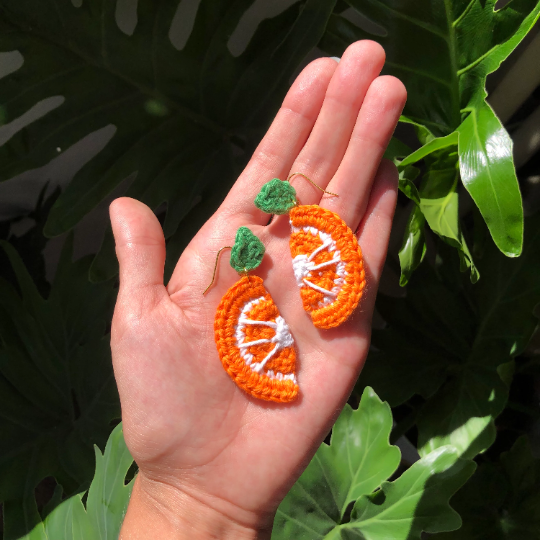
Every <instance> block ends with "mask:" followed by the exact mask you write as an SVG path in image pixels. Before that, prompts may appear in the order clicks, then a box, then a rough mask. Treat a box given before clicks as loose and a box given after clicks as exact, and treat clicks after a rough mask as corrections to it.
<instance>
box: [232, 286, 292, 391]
mask: <svg viewBox="0 0 540 540" xmlns="http://www.w3.org/2000/svg"><path fill="white" fill-rule="evenodd" d="M263 300H265V297H264V296H261V297H259V298H255V299H254V300H250V301H248V302H246V303H245V304H244V305H243V306H242V309H241V311H240V316H239V317H238V324H237V325H236V327H235V337H236V344H237V346H238V349H239V350H240V356H241V357H242V358H243V359H244V361H245V363H246V365H248V366H249V367H250V368H251V370H252V371H254V372H256V373H262V372H263V370H264V366H265V365H266V364H267V363H268V362H269V361H270V359H271V358H273V357H274V356H275V355H276V354H277V353H278V352H279V351H280V350H281V349H285V348H286V347H292V346H293V344H294V340H293V338H292V335H291V332H290V330H289V327H288V326H287V323H286V322H285V319H284V318H283V317H281V316H277V317H276V320H275V321H254V320H253V319H249V318H248V314H249V313H250V312H251V310H252V309H253V308H254V307H255V306H256V305H257V304H258V303H259V302H261V301H263ZM248 325H261V326H268V327H269V328H273V329H274V330H275V334H274V335H273V336H272V337H271V338H263V339H257V340H255V341H245V338H246V326H248ZM265 343H275V346H274V348H273V349H272V350H271V351H270V352H269V353H268V354H267V355H266V356H265V358H264V359H263V360H261V361H260V362H255V363H252V362H253V355H252V354H251V353H249V352H248V351H247V349H248V348H249V347H252V346H253V345H263V344H265ZM264 374H265V375H266V376H267V377H269V378H270V379H277V380H279V381H287V380H289V381H292V382H293V383H294V384H296V377H295V374H294V373H288V374H283V373H280V372H277V373H274V371H273V370H270V371H267V372H266V373H264Z"/></svg>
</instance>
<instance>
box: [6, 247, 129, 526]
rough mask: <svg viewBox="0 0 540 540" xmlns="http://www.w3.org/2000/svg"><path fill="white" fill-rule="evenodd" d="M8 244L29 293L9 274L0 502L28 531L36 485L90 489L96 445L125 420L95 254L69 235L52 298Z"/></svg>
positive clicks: (108, 301)
mask: <svg viewBox="0 0 540 540" xmlns="http://www.w3.org/2000/svg"><path fill="white" fill-rule="evenodd" d="M2 247H3V249H4V250H5V252H6V254H7V256H8V257H9V260H10V262H11V266H12V267H13V270H14V273H15V274H16V276H17V279H18V289H19V290H18V291H17V290H15V288H14V287H13V286H12V285H10V284H9V283H7V282H6V281H4V280H3V279H1V278H0V395H1V396H2V408H1V410H0V432H1V433H2V437H1V438H0V501H4V508H6V509H9V512H8V513H10V514H11V516H12V518H11V519H12V520H11V525H10V526H9V527H11V529H12V530H13V528H14V529H15V531H18V532H26V531H27V530H28V529H29V527H31V526H32V525H34V523H33V522H32V519H33V518H32V515H33V512H32V509H33V508H34V507H35V502H34V488H35V487H36V485H37V484H38V483H39V482H40V481H41V480H42V479H44V478H46V477H54V478H55V479H56V480H57V482H58V483H59V484H61V485H62V486H63V488H64V492H65V493H67V494H70V493H73V492H74V491H75V490H77V489H80V487H81V486H84V485H87V484H88V482H89V481H90V480H91V478H92V473H93V470H94V452H93V445H94V444H99V445H103V444H105V442H106V440H107V437H108V435H109V433H110V431H111V427H110V421H111V420H112V419H114V418H118V417H119V416H120V407H119V401H118V394H117V390H116V385H115V381H114V377H113V372H112V365H111V357H110V347H109V337H108V336H107V334H106V324H105V320H106V319H108V318H110V314H111V307H112V301H113V300H114V291H113V289H112V286H111V285H93V284H91V283H90V282H89V281H88V269H89V265H90V261H91V257H86V258H83V259H80V260H78V261H76V262H72V261H71V258H72V240H71V239H68V241H67V242H66V245H65V247H64V250H63V252H62V255H61V259H60V262H59V265H58V269H57V273H56V276H55V281H54V283H53V285H52V287H51V292H50V294H49V296H48V298H47V299H44V298H43V297H42V296H41V295H40V294H39V293H38V291H37V289H36V287H35V285H34V283H33V281H32V280H31V278H30V276H29V274H28V272H27V270H26V268H25V267H24V265H23V263H22V262H21V260H20V258H19V256H18V255H17V253H16V251H15V250H14V248H13V247H12V246H10V245H9V244H8V243H6V242H3V243H2ZM6 515H7V513H6Z"/></svg>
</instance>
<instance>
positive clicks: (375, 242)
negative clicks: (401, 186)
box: [357, 160, 398, 302]
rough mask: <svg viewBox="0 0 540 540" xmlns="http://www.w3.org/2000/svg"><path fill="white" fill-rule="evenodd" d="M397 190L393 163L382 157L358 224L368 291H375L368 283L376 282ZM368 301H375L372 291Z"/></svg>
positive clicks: (388, 236)
mask: <svg viewBox="0 0 540 540" xmlns="http://www.w3.org/2000/svg"><path fill="white" fill-rule="evenodd" d="M397 189H398V172H397V169H396V167H395V165H394V164H393V163H392V162H390V161H387V160H383V161H382V163H381V165H380V166H379V169H378V171H377V174H376V175H375V180H374V182H373V187H372V189H371V195H370V197H369V202H368V206H367V209H366V212H365V214H364V219H363V220H362V222H361V223H360V226H359V227H358V231H357V236H358V243H359V244H360V247H361V248H362V253H363V256H364V261H365V264H366V271H367V273H368V279H369V281H371V283H369V281H368V290H370V291H374V292H376V290H377V287H376V286H372V285H373V282H374V283H375V285H376V284H377V283H378V282H379V278H380V277H381V272H382V268H383V266H384V261H385V259H386V251H387V249H388V241H389V238H390V231H391V229H392V220H393V218H394V211H395V209H396V201H397ZM371 296H373V298H372V299H371V300H370V302H371V301H372V302H374V301H375V294H373V295H371Z"/></svg>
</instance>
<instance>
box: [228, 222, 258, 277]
mask: <svg viewBox="0 0 540 540" xmlns="http://www.w3.org/2000/svg"><path fill="white" fill-rule="evenodd" d="M263 257H264V245H263V243H262V242H261V241H260V240H259V239H258V238H257V237H256V236H255V235H254V234H253V233H252V232H251V231H250V230H249V229H248V228H247V227H240V228H239V229H238V231H236V238H235V239H234V246H233V248H232V251H231V260H230V264H231V266H232V267H233V268H234V269H235V270H236V271H237V272H239V273H242V272H247V271H249V270H254V269H255V268H257V266H259V264H261V261H262V259H263Z"/></svg>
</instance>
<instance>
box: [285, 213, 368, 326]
mask: <svg viewBox="0 0 540 540" xmlns="http://www.w3.org/2000/svg"><path fill="white" fill-rule="evenodd" d="M290 221H291V226H292V229H293V230H292V234H291V239H290V248H291V255H292V257H293V267H294V271H295V276H296V279H297V283H298V285H299V287H300V295H301V297H302V303H303V305H304V309H305V310H306V311H307V312H309V313H310V314H311V318H312V320H313V324H314V325H315V326H316V327H318V328H334V327H336V326H339V325H340V324H342V323H344V322H345V321H346V320H347V319H348V318H349V316H350V315H351V314H352V312H353V311H354V310H355V309H356V307H357V306H358V303H359V301H360V298H361V297H362V291H363V290H364V287H365V285H366V279H365V272H364V264H363V260H362V250H361V249H360V246H359V245H358V241H357V239H356V236H355V234H354V233H353V232H352V231H351V229H349V227H347V225H346V224H345V222H344V221H343V220H342V219H341V218H340V217H339V216H338V215H336V214H334V213H333V212H330V211H329V210H325V209H324V208H321V207H320V206H317V205H302V206H296V207H295V208H292V209H291V211H290Z"/></svg>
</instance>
